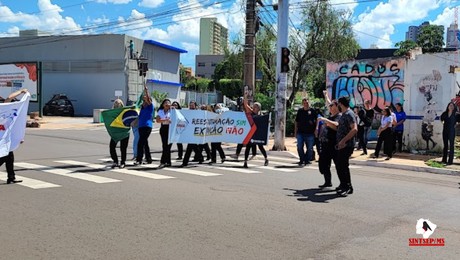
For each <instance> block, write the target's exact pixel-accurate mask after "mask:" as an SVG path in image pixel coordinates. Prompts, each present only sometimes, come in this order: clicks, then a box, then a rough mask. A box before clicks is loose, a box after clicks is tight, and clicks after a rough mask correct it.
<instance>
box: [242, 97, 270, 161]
mask: <svg viewBox="0 0 460 260" xmlns="http://www.w3.org/2000/svg"><path fill="white" fill-rule="evenodd" d="M243 104H244V109H245V111H246V114H248V115H250V116H256V115H259V114H260V109H261V106H262V105H261V104H260V103H259V102H254V105H253V106H252V107H251V106H249V104H248V99H247V97H246V95H244V100H243ZM256 145H257V147H259V150H260V152H261V153H262V155H263V156H264V158H265V162H264V166H268V157H267V152H266V151H265V148H264V145H263V144H254V143H248V144H247V145H246V150H245V151H244V165H243V167H244V168H248V157H249V153H250V150H251V148H252V147H254V148H253V149H255V146H256Z"/></svg>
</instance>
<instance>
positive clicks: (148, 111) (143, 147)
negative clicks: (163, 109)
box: [134, 85, 153, 165]
mask: <svg viewBox="0 0 460 260" xmlns="http://www.w3.org/2000/svg"><path fill="white" fill-rule="evenodd" d="M138 127H139V128H138V129H139V142H138V144H137V159H136V162H134V165H138V164H142V159H143V157H144V153H145V159H146V161H147V163H148V164H150V163H152V156H151V154H150V147H149V140H148V138H149V136H150V133H152V128H153V104H152V98H151V97H150V94H149V89H148V88H147V86H145V85H144V95H143V96H142V106H141V111H140V112H139V117H138Z"/></svg>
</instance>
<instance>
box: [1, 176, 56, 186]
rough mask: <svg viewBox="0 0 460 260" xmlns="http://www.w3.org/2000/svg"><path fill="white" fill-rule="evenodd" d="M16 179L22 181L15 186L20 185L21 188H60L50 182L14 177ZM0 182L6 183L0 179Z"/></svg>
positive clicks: (3, 179)
mask: <svg viewBox="0 0 460 260" xmlns="http://www.w3.org/2000/svg"><path fill="white" fill-rule="evenodd" d="M2 175H3V173H2ZM16 178H17V179H18V180H22V182H20V183H16V184H15V185H21V186H24V187H27V188H32V189H47V188H57V187H61V185H57V184H54V183H50V182H44V181H39V180H35V179H31V178H27V177H24V176H19V175H16ZM0 180H2V181H6V180H7V179H6V178H2V177H0Z"/></svg>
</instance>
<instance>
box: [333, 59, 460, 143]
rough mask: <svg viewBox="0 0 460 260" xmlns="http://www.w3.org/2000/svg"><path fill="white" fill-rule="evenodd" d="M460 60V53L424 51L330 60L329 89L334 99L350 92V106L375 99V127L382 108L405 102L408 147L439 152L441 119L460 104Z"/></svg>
mask: <svg viewBox="0 0 460 260" xmlns="http://www.w3.org/2000/svg"><path fill="white" fill-rule="evenodd" d="M459 63H460V55H459V54H458V53H455V52H451V53H449V52H445V53H436V55H434V54H421V55H418V56H416V57H415V59H408V60H406V59H404V58H393V59H375V60H357V61H356V60H352V61H346V62H341V63H328V64H327V71H326V87H327V91H328V95H329V97H330V98H332V99H337V98H339V97H341V96H349V97H350V100H351V106H356V105H362V104H363V101H364V100H370V101H371V103H372V106H373V107H374V110H375V111H376V112H377V113H376V115H377V116H376V119H375V120H374V123H375V124H373V128H377V127H378V125H379V122H378V118H379V117H380V115H379V112H380V111H382V109H383V108H384V107H385V106H392V107H393V106H394V104H396V103H401V104H403V108H404V111H405V112H406V114H407V120H406V122H405V123H404V137H403V142H404V147H403V149H404V150H406V151H412V152H415V151H416V152H421V151H422V152H440V151H441V150H442V146H443V145H442V123H441V122H440V120H439V116H440V115H441V114H442V112H443V111H444V110H445V109H446V107H447V104H448V103H449V102H450V101H451V100H453V99H454V100H455V101H458V103H459V104H460V96H457V94H458V93H459V87H460V70H459V69H457V71H456V72H454V73H452V72H451V70H450V66H451V65H455V64H459Z"/></svg>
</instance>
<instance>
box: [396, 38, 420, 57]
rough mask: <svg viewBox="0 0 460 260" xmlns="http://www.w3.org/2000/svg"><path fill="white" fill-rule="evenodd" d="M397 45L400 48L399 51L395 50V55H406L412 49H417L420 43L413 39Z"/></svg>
mask: <svg viewBox="0 0 460 260" xmlns="http://www.w3.org/2000/svg"><path fill="white" fill-rule="evenodd" d="M395 47H396V48H399V49H398V50H397V51H395V53H394V55H395V56H406V55H408V53H409V51H410V50H413V49H415V48H416V47H418V45H417V43H416V42H414V41H412V40H405V41H400V42H398V43H396V44H395Z"/></svg>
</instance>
